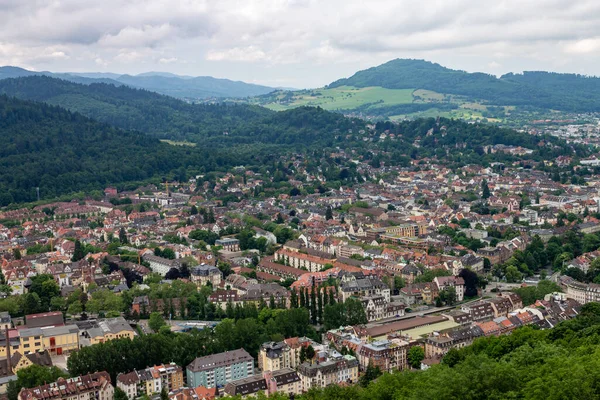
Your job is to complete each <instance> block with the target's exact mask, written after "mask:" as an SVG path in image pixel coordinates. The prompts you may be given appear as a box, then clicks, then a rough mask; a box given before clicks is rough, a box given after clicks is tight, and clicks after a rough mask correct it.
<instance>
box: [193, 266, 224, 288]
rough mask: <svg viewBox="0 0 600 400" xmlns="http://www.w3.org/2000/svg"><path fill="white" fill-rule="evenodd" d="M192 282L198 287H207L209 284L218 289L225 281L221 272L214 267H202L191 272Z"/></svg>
mask: <svg viewBox="0 0 600 400" xmlns="http://www.w3.org/2000/svg"><path fill="white" fill-rule="evenodd" d="M190 273H191V274H190V280H191V281H192V282H194V283H195V284H196V285H197V286H206V284H207V283H208V282H210V284H211V285H212V287H217V286H219V284H220V283H221V281H222V280H223V273H222V272H221V270H220V269H219V268H217V267H215V266H213V265H206V264H204V265H200V266H197V267H194V268H192V270H191V271H190Z"/></svg>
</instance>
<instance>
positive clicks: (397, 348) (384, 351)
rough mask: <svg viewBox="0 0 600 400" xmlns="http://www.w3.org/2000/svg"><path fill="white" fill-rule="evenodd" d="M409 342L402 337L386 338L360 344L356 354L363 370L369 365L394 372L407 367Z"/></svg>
mask: <svg viewBox="0 0 600 400" xmlns="http://www.w3.org/2000/svg"><path fill="white" fill-rule="evenodd" d="M409 347H410V346H409V344H408V342H406V341H404V340H401V339H391V340H388V339H385V340H378V341H375V342H372V343H365V344H361V345H359V346H358V348H357V351H356V356H357V358H358V361H359V363H360V367H361V369H362V370H366V369H367V367H368V366H369V365H372V366H375V367H379V368H380V369H381V371H387V372H392V371H395V370H403V369H405V368H407V366H408V364H407V361H406V356H407V352H408V349H409Z"/></svg>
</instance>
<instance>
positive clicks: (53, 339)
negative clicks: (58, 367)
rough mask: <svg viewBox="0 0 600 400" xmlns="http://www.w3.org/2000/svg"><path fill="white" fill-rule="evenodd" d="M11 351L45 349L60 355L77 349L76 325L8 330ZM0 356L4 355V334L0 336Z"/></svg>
mask: <svg viewBox="0 0 600 400" xmlns="http://www.w3.org/2000/svg"><path fill="white" fill-rule="evenodd" d="M9 341H10V344H11V349H12V351H17V350H18V351H19V352H20V353H21V354H30V353H37V352H40V351H45V350H47V351H48V352H50V354H51V355H61V354H64V353H69V352H71V351H73V350H77V349H79V328H77V325H63V326H57V327H51V328H43V329H42V328H24V329H20V330H18V331H16V330H14V331H10V332H9ZM0 346H1V347H0V357H6V334H5V335H3V336H2V337H0Z"/></svg>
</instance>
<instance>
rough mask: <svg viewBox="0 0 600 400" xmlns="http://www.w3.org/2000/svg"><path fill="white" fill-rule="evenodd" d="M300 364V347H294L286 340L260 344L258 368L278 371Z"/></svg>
mask: <svg viewBox="0 0 600 400" xmlns="http://www.w3.org/2000/svg"><path fill="white" fill-rule="evenodd" d="M298 365H300V347H296V348H292V347H291V346H289V345H288V344H287V343H286V342H285V341H284V342H266V343H263V344H262V345H261V346H260V351H259V353H258V368H259V369H260V370H261V371H277V370H280V369H284V368H294V369H295V368H296V367H297V366H298Z"/></svg>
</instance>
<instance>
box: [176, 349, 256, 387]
mask: <svg viewBox="0 0 600 400" xmlns="http://www.w3.org/2000/svg"><path fill="white" fill-rule="evenodd" d="M253 373H254V359H253V358H252V356H251V355H250V354H248V352H247V351H246V350H244V349H238V350H233V351H227V352H225V353H219V354H213V355H210V356H205V357H198V358H196V359H195V360H194V361H192V363H191V364H190V365H188V366H187V368H186V375H187V383H188V385H189V386H191V387H197V386H204V387H207V388H211V387H215V386H224V385H226V384H227V383H229V382H231V381H234V380H238V379H242V378H247V377H250V376H252V374H253Z"/></svg>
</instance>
